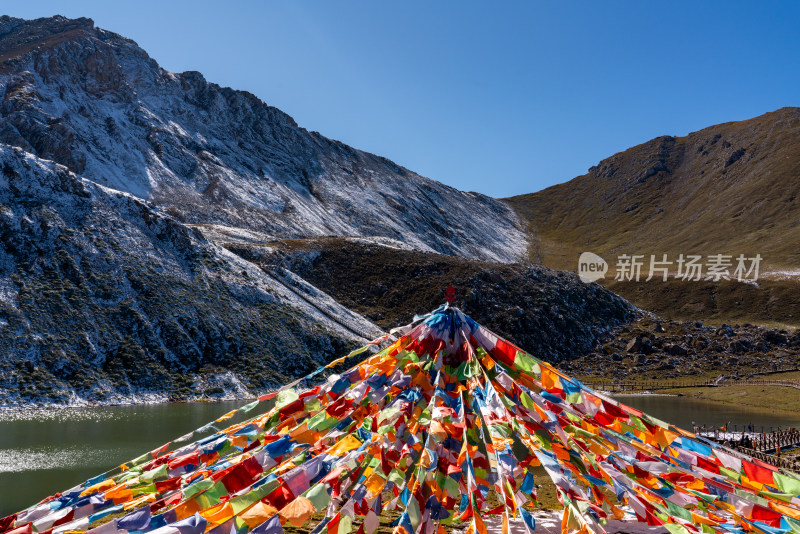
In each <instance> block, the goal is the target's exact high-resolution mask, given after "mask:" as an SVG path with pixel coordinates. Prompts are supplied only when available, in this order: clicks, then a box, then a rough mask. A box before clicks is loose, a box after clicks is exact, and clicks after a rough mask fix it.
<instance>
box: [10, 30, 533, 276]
mask: <svg viewBox="0 0 800 534" xmlns="http://www.w3.org/2000/svg"><path fill="white" fill-rule="evenodd" d="M0 88H2V89H3V90H0V143H5V144H8V145H11V146H16V147H19V148H21V149H23V150H25V151H26V152H29V153H31V154H33V155H35V156H37V157H39V158H42V159H46V160H51V161H55V162H56V163H60V164H62V165H65V166H66V167H68V168H69V169H70V170H71V171H73V172H75V173H76V174H79V175H81V176H82V177H84V178H87V179H89V180H92V181H94V182H97V183H99V184H101V185H103V186H106V187H111V188H113V189H117V190H120V191H123V192H126V193H129V194H133V195H135V196H137V197H140V198H142V199H146V200H149V201H150V202H152V203H153V205H155V206H157V207H158V208H160V209H162V210H164V211H166V212H168V213H170V214H172V215H173V216H174V217H176V218H177V219H178V220H180V221H182V222H185V223H189V224H193V225H199V226H201V227H202V228H210V227H215V228H217V229H218V228H226V230H225V233H226V235H229V236H233V235H237V236H241V235H244V234H242V232H239V231H232V230H231V229H232V228H233V229H239V230H244V231H245V233H247V235H248V236H250V237H248V238H247V239H251V240H252V239H255V240H258V241H269V240H273V239H281V238H298V237H299V238H304V237H320V236H358V237H380V238H390V239H394V240H399V241H402V242H404V243H406V244H408V245H411V246H413V247H415V248H417V249H419V250H423V251H435V252H440V253H445V254H457V255H462V256H472V257H477V258H480V259H484V260H492V261H512V260H515V259H518V258H520V257H521V256H522V255H523V253H524V249H525V246H526V244H525V243H526V241H525V234H524V232H523V231H522V229H521V227H520V225H519V220H518V218H517V216H516V214H515V213H514V212H513V210H511V209H510V208H509V207H508V206H506V205H505V204H504V203H502V202H500V201H497V200H495V199H491V198H488V197H480V196H476V195H470V194H468V193H464V192H462V191H458V190H456V189H454V188H451V187H448V186H445V185H444V184H441V183H439V182H436V181H434V180H430V179H428V178H425V177H422V176H419V175H417V174H415V173H413V172H411V171H408V170H406V169H403V168H402V167H401V166H399V165H396V164H395V163H393V162H391V161H389V160H387V159H385V158H381V157H379V156H375V155H373V154H369V153H366V152H363V151H361V150H357V149H355V148H352V147H349V146H347V145H345V144H344V143H340V142H337V141H334V140H331V139H328V138H326V137H323V136H321V135H319V134H315V133H312V132H309V131H308V130H306V129H304V128H301V127H299V126H298V125H297V124H296V123H295V121H294V120H293V119H292V118H291V117H289V116H288V115H287V114H285V113H283V112H282V111H280V110H278V109H276V108H274V107H271V106H268V105H267V104H265V103H264V102H263V101H262V100H260V99H259V98H257V97H256V96H254V95H253V94H251V93H248V92H246V91H238V90H234V89H229V88H226V87H221V86H219V85H217V84H214V83H211V82H209V81H207V80H206V79H205V78H204V77H203V75H202V74H201V73H199V72H195V71H188V72H184V73H180V74H176V73H172V72H168V71H166V70H164V69H162V68H161V67H160V66H159V65H158V64H157V63H156V61H154V60H153V59H152V58H150V56H148V54H147V53H146V52H145V51H144V50H142V49H141V48H140V47H139V46H138V45H137V44H136V43H135V42H133V41H131V40H129V39H127V38H125V37H122V36H119V35H117V34H114V33H112V32H107V31H105V30H103V29H100V28H96V27H95V26H94V23H93V21H92V20H91V19H88V18H80V19H67V18H65V17H62V16H56V17H50V18H43V19H36V20H30V21H26V20H22V19H16V18H11V17H3V18H2V19H0ZM214 232H215V235H219V233H218V231H217V230H214ZM248 232H249V233H248ZM230 239H233V238H232V237H230ZM236 239H240V237H237V238H236Z"/></svg>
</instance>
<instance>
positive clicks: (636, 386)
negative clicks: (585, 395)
mask: <svg viewBox="0 0 800 534" xmlns="http://www.w3.org/2000/svg"><path fill="white" fill-rule="evenodd" d="M586 385H587V386H589V387H591V388H594V389H599V390H602V391H608V392H610V393H624V392H626V391H652V390H657V389H679V388H703V387H725V386H781V387H790V388H796V389H800V380H767V379H762V378H750V379H741V380H730V379H729V380H719V379H716V380H697V381H691V382H680V383H676V382H667V381H664V382H661V381H658V380H643V381H641V382H610V381H609V382H605V381H600V382H596V381H592V382H587V383H586Z"/></svg>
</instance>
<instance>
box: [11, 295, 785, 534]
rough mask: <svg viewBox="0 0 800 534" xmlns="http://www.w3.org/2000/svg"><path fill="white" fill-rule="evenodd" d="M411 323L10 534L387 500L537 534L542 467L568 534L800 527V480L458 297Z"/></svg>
mask: <svg viewBox="0 0 800 534" xmlns="http://www.w3.org/2000/svg"><path fill="white" fill-rule="evenodd" d="M416 319H417V323H416V324H415V323H412V324H411V325H408V326H406V327H403V328H401V329H397V330H395V331H394V332H393V336H392V339H395V338H396V340H394V341H393V342H391V344H389V345H388V346H387V347H386V348H384V349H383V350H380V351H378V352H376V353H374V354H370V355H368V356H367V357H366V359H364V360H363V361H361V362H360V363H358V364H357V365H355V366H353V367H351V368H349V369H348V370H346V371H344V372H341V373H339V374H333V375H331V376H329V377H327V379H326V380H325V381H324V382H321V383H318V384H317V385H314V386H313V387H306V388H301V387H299V385H300V384H301V382H303V381H304V380H311V379H314V378H315V377H318V376H319V375H320V374H321V373H322V371H323V370H324V369H330V368H331V367H333V366H334V365H338V364H341V363H342V362H343V361H344V360H345V359H346V358H348V357H352V356H355V355H357V354H361V353H364V352H366V350H367V348H369V346H370V345H368V346H365V347H362V348H361V349H359V350H358V351H354V352H353V353H351V354H349V355H347V356H346V357H344V358H340V359H339V360H337V361H336V362H331V364H329V365H328V366H326V367H325V368H320V369H318V370H316V371H314V373H312V374H311V375H309V376H307V377H303V378H302V379H299V380H298V381H296V382H294V383H292V384H288V385H287V386H284V387H282V388H281V389H279V390H277V391H274V392H272V393H269V394H267V395H264V396H262V397H260V398H259V399H258V400H256V401H254V402H251V403H249V404H247V405H245V406H243V407H241V408H240V409H238V410H234V411H232V412H229V413H227V414H225V415H223V416H222V417H220V418H218V419H217V420H215V421H213V422H212V423H209V424H208V425H206V426H204V427H202V428H200V429H198V430H197V431H195V432H198V433H206V432H208V431H211V434H210V435H208V436H205V437H202V438H200V439H197V440H195V441H192V442H190V440H191V439H192V438H193V437H194V436H195V433H194V432H193V433H190V434H187V435H185V436H181V437H180V438H178V439H176V440H175V441H174V442H172V443H168V444H166V445H164V446H163V447H160V448H158V449H155V450H153V451H150V452H149V453H147V454H144V455H142V456H140V457H139V458H136V459H134V460H132V461H130V462H127V463H125V464H123V465H121V466H119V467H118V468H117V469H114V470H111V471H109V472H107V473H104V474H102V475H99V476H97V477H95V478H92V479H91V480H88V481H86V482H84V483H83V484H80V485H79V486H76V487H74V488H72V489H70V490H68V491H64V492H62V493H57V494H55V495H53V496H50V497H48V498H46V499H44V500H43V501H41V502H40V503H38V504H36V505H34V506H32V507H30V508H28V509H27V510H23V511H21V512H18V513H16V514H13V515H11V516H8V517H5V518H3V519H0V534H33V533H40V534H60V533H64V534H84V533H90V534H125V533H135V534H139V533H152V534H202V533H205V532H209V533H212V534H245V533H247V532H252V533H254V534H281V533H282V532H283V530H284V528H285V527H286V528H288V527H289V526H290V525H291V526H293V527H306V528H307V529H308V530H309V531H310V532H311V533H312V534H348V533H350V532H352V531H356V532H357V534H373V533H374V532H375V531H376V529H377V527H378V526H379V518H380V516H381V515H382V514H383V515H385V516H386V515H387V512H389V511H394V512H393V513H392V514H390V515H392V517H394V518H395V519H394V520H393V522H392V526H393V529H394V534H444V532H446V530H447V529H449V528H450V527H451V526H454V525H455V526H459V525H464V524H466V525H468V526H467V527H466V529H467V534H487V526H486V523H485V518H487V517H491V516H497V517H498V520H499V522H500V524H501V528H502V533H503V534H508V532H509V528H510V527H509V525H510V524H512V522H514V524H515V525H520V524H521V525H522V528H523V529H524V530H525V531H526V532H528V533H530V532H532V531H535V529H536V523H535V518H534V516H533V514H532V511H533V510H534V509H535V508H536V506H537V504H538V496H537V484H536V479H537V477H541V476H547V477H549V478H550V479H551V480H552V482H553V484H554V485H555V488H556V492H557V495H558V499H559V501H560V502H561V504H562V505H563V508H564V511H563V519H562V524H561V526H562V531H563V532H564V533H568V532H586V533H588V532H592V533H600V532H604V529H603V525H604V524H606V523H607V522H608V521H609V520H611V519H620V518H622V517H623V516H625V515H626V514H635V516H636V519H637V520H639V521H642V522H645V523H647V524H648V525H660V526H663V528H665V529H666V530H668V531H669V532H670V533H672V534H690V533H692V534H694V533H701V532H702V533H736V534H743V533H750V532H754V533H763V534H783V533H790V532H792V533H798V534H800V476H798V475H797V474H795V473H792V472H788V471H784V470H781V469H778V468H776V467H773V466H771V465H768V464H766V463H763V462H761V461H759V460H757V459H754V458H751V457H748V456H746V455H743V454H741V453H739V452H736V451H732V450H730V449H727V448H724V447H722V446H720V445H718V444H715V443H713V442H709V441H706V440H704V439H703V438H701V437H699V436H696V435H694V434H692V433H690V432H687V431H685V430H682V429H680V428H677V427H675V426H673V425H670V424H668V423H665V422H663V421H660V420H658V419H656V418H654V417H652V416H649V415H647V414H645V413H642V412H641V411H638V410H635V409H633V408H630V407H628V406H625V405H623V404H620V403H618V402H616V401H614V400H613V399H610V398H608V397H606V396H604V395H603V394H601V393H599V392H597V391H594V390H592V389H591V388H589V387H587V386H585V385H584V384H582V383H581V382H580V381H578V380H576V379H574V378H570V377H569V376H567V375H565V374H564V373H562V372H560V371H558V370H557V369H555V368H554V367H553V366H551V365H550V364H548V363H546V362H543V361H541V360H539V359H537V358H536V357H534V356H532V355H530V354H528V353H526V352H524V351H522V350H521V349H519V348H517V347H515V346H514V345H512V344H511V343H509V342H507V341H506V340H504V339H502V338H500V337H498V336H497V335H495V334H493V333H492V332H490V331H489V330H487V329H486V328H484V327H483V326H481V325H479V324H477V323H476V322H474V321H473V320H472V319H470V318H469V317H467V316H466V315H464V314H463V313H462V312H461V311H459V310H458V309H455V308H452V307H450V306H449V303H448V304H445V305H444V306H442V307H441V308H439V309H437V310H435V311H434V312H431V313H430V314H427V315H426V316H423V317H418V318H416ZM387 340H389V335H387V336H384V338H383V339H380V340H376V341H374V342H373V344H372V346H375V345H377V344H379V343H381V342H384V341H387ZM259 407H260V408H261V410H259V411H258V413H257V414H256V415H254V416H250V414H251V412H254V411H256V409H257V408H259ZM237 413H245V414H247V415H248V416H249V417H248V418H246V420H244V421H242V422H240V423H236V424H232V425H230V426H228V427H227V428H224V429H218V428H217V427H218V426H222V425H221V423H223V422H225V421H228V420H229V419H231V418H233V416H234V415H236V414H237ZM623 505H624V507H623Z"/></svg>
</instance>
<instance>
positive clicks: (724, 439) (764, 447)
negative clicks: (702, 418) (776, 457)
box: [693, 425, 800, 454]
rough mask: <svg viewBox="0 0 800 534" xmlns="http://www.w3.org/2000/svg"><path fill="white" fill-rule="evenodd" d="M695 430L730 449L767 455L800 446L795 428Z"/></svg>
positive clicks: (749, 426)
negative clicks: (744, 449) (746, 450)
mask: <svg viewBox="0 0 800 534" xmlns="http://www.w3.org/2000/svg"><path fill="white" fill-rule="evenodd" d="M693 430H694V433H695V434H697V435H699V436H703V437H704V438H708V439H711V440H714V441H716V442H718V443H723V444H725V445H728V446H730V447H734V448H746V449H748V450H754V451H758V452H762V453H766V454H775V453H777V452H779V451H780V450H784V451H785V450H787V449H793V448H796V447H798V446H800V431H798V430H795V429H794V428H789V429H780V428H779V429H778V430H773V428H772V427H770V428H769V430H768V431H767V430H765V429H764V427H763V426H762V427H761V429H760V432H759V428H758V426H755V427H754V426H753V425H742V429H741V431H740V430H739V425H730V426H729V427H728V428H726V429H725V430H722V429H721V428H716V427H713V426H712V427H706V426H705V425H702V426H698V425H695V426H694V428H693Z"/></svg>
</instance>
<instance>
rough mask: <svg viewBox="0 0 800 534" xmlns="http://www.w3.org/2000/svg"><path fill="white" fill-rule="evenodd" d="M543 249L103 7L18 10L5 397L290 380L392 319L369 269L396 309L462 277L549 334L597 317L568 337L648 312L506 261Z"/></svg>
mask: <svg viewBox="0 0 800 534" xmlns="http://www.w3.org/2000/svg"><path fill="white" fill-rule="evenodd" d="M319 243H326V245H325V247H324V248H323V249H320V248H319V246H318V244H319ZM526 247H527V242H526V238H525V235H524V232H523V231H522V228H521V226H520V223H519V222H518V219H517V217H516V215H515V214H514V212H513V211H512V210H511V209H510V208H509V207H508V206H507V205H506V204H505V203H502V202H499V201H497V200H495V199H491V198H488V197H485V196H482V195H478V194H474V193H464V192H461V191H458V190H456V189H453V188H451V187H447V186H445V185H443V184H440V183H438V182H436V181H433V180H430V179H427V178H424V177H421V176H419V175H417V174H415V173H413V172H411V171H409V170H407V169H404V168H402V167H400V166H398V165H395V164H394V163H392V162H391V161H389V160H386V159H385V158H381V157H378V156H375V155H372V154H368V153H365V152H362V151H359V150H356V149H354V148H351V147H349V146H347V145H344V144H342V143H339V142H337V141H333V140H330V139H327V138H325V137H323V136H321V135H319V134H317V133H314V132H308V131H306V130H305V129H303V128H300V127H299V126H297V124H295V122H294V121H293V120H292V119H291V117H289V116H288V115H286V114H285V113H283V112H281V111H279V110H277V109H275V108H273V107H270V106H267V105H266V104H264V103H263V102H261V101H260V100H258V99H257V98H256V97H254V96H253V95H251V94H249V93H246V92H241V91H234V90H233V89H228V88H223V87H219V86H217V85H214V84H212V83H209V82H206V81H205V80H204V79H203V77H202V76H201V75H200V74H199V73H196V72H186V73H181V74H175V73H170V72H167V71H165V70H163V69H161V68H160V67H159V66H158V65H157V64H156V62H155V61H153V60H152V59H150V58H149V57H148V55H147V54H146V53H145V52H144V51H143V50H142V49H141V48H139V47H138V46H137V45H136V44H135V43H134V42H132V41H130V40H129V39H125V38H124V37H121V36H119V35H116V34H114V33H110V32H107V31H104V30H101V29H98V28H95V27H94V25H93V23H92V21H91V20H89V19H76V20H69V19H65V18H63V17H52V18H46V19H38V20H33V21H25V20H21V19H14V18H10V17H0V347H2V349H0V407H2V406H8V405H17V404H26V403H31V402H46V403H50V402H56V403H59V402H61V403H63V402H73V403H79V402H84V401H97V402H117V401H125V400H129V401H141V400H147V399H153V400H166V399H186V398H192V397H195V396H220V395H223V394H227V395H238V396H243V395H246V394H248V393H256V392H258V391H260V390H263V389H265V388H269V387H271V386H274V385H276V384H277V383H285V382H287V381H289V379H290V377H298V376H302V375H304V374H306V373H307V372H309V371H311V370H313V369H315V368H317V367H318V366H319V365H320V364H321V363H322V362H324V361H327V360H329V359H330V358H331V357H332V356H333V355H341V354H342V353H344V352H345V351H347V350H348V348H350V347H353V346H355V345H356V343H363V342H364V341H365V340H366V339H372V338H374V337H377V336H379V335H381V334H382V333H383V332H384V331H383V330H381V328H379V327H378V326H376V324H374V323H373V322H372V320H370V319H367V318H365V317H364V316H362V315H360V314H359V313H357V312H356V311H353V309H350V308H349V306H352V303H351V302H350V301H349V300H348V298H345V297H347V296H348V295H349V294H350V292H351V291H350V290H351V289H352V290H354V283H353V276H354V273H360V274H361V280H360V284H359V287H360V291H361V292H362V293H363V294H368V295H369V296H370V298H375V299H382V298H384V300H382V302H384V303H391V304H392V305H394V306H398V309H401V310H402V313H399V314H398V318H399V319H398V320H399V321H400V322H405V320H408V319H410V317H411V316H412V315H413V313H415V312H425V311H429V310H427V309H425V308H426V307H427V306H429V305H430V302H431V301H433V302H439V301H440V298H439V296H438V293H439V292H440V291H441V290H442V286H443V285H446V284H445V282H446V281H447V280H451V279H452V280H456V283H458V282H457V280H459V279H460V280H462V282H461V285H463V286H467V285H469V284H471V283H473V282H474V283H479V284H480V283H482V282H483V281H484V279H485V278H486V277H488V279H490V281H491V284H490V287H488V288H480V289H479V288H471V289H470V292H469V293H468V294H467V295H466V297H467V298H471V299H472V300H473V301H474V302H475V303H487V304H486V306H487V310H489V311H488V312H487V313H491V314H492V315H493V316H498V317H500V316H502V317H506V318H507V319H508V320H507V321H506V323H508V324H509V325H512V327H513V328H516V327H515V326H514V325H517V326H518V327H519V328H518V329H519V330H520V331H521V330H522V329H528V330H529V329H531V328H534V329H539V330H542V331H548V330H550V329H551V326H550V325H560V324H562V323H564V321H568V320H567V319H564V314H563V313H562V312H561V311H560V310H562V309H564V308H562V305H563V306H565V307H569V309H570V310H571V313H572V311H574V317H576V318H579V320H576V321H573V322H574V323H575V325H576V326H575V328H572V329H566V330H565V332H566V334H564V336H565V339H564V340H559V341H558V343H555V344H553V343H551V344H552V345H554V346H555V345H558V346H559V347H562V348H563V350H564V351H569V350H572V349H574V348H576V347H585V346H594V344H595V343H596V341H597V336H598V335H599V334H598V333H601V332H603V331H605V330H606V329H607V328H608V327H609V326H610V325H614V324H617V323H619V322H620V321H624V320H626V318H627V317H629V316H630V315H631V313H632V308H630V307H629V305H628V304H627V303H624V301H620V302H617V300H618V299H617V300H615V299H616V297H613V296H612V295H610V294H605V293H604V294H603V295H600V296H599V297H598V295H597V292H598V291H601V292H602V291H605V290H600V289H595V290H590V288H588V286H586V285H584V284H580V283H579V282H577V281H576V280H571V281H570V280H567V278H569V276H568V275H554V274H553V273H544V271H542V270H537V269H529V268H527V267H525V266H521V267H520V266H517V267H513V268H512V267H510V266H508V265H506V264H505V263H498V262H512V261H514V260H516V259H518V258H520V257H522V256H523V254H524V253H525V250H526ZM332 249H333V250H336V251H338V255H334V256H333V257H334V260H331V259H330V258H331V256H329V255H326V254H323V252H322V251H327V252H330V251H331V250H332ZM287 251H290V252H291V253H289V252H287ZM387 251H388V252H387ZM392 251H394V252H392ZM398 251H400V252H402V254H401V253H400V252H398ZM431 252H436V253H438V254H431ZM321 254H322V256H320V255H321ZM398 254H399V255H398ZM342 255H345V256H347V257H348V260H353V259H355V258H353V256H359V257H360V258H361V259H364V260H366V261H365V262H362V263H353V264H351V263H348V262H343V261H338V260H335V258H340V257H341V256H342ZM289 257H290V258H291V262H289V261H288V260H287V259H286V258H289ZM432 257H433V258H434V259H431V258H432ZM464 257H470V258H472V259H471V260H466V259H465V258H464ZM435 258H447V261H439V260H438V259H435ZM293 265H295V266H305V267H304V268H305V271H303V270H301V269H299V267H298V268H294V267H292V266H293ZM309 265H313V269H311V270H309V267H308V266H309ZM507 267H508V269H506V268H507ZM501 268H502V269H501ZM503 269H504V270H503ZM369 270H374V271H375V273H377V272H387V273H389V272H391V273H394V274H398V273H397V271H399V270H402V271H403V273H402V274H403V276H405V278H403V277H400V278H397V279H395V280H396V282H394V283H396V284H398V285H403V286H407V287H404V288H401V289H405V290H406V291H408V290H410V289H409V288H411V287H412V285H411V284H409V280H413V281H414V284H416V285H414V286H413V287H419V288H421V289H419V291H417V293H427V292H430V295H427V297H429V298H424V299H422V300H413V301H412V300H409V299H410V298H411V297H410V296H409V295H408V293H407V292H406V293H404V292H403V291H396V288H391V287H387V286H386V285H385V284H383V283H380V282H378V283H373V281H374V277H375V273H372V276H369V275H370V273H368V272H367V271H369ZM298 273H302V275H299V274H298ZM309 273H310V274H309ZM464 273H468V274H469V277H467V278H464V276H465V275H464ZM504 273H505V274H504ZM508 273H512V275H513V276H512V275H508ZM312 274H313V275H316V276H317V277H316V278H314V277H313V276H311V275H312ZM507 276H511V279H510V281H507V280H506V279H505V278H506V277H507ZM459 277H460V278H459ZM565 277H566V278H565ZM572 278H574V277H572ZM556 279H558V280H561V281H558V280H556ZM308 280H316V281H317V283H321V282H319V281H320V280H322V281H325V284H326V285H320V286H315V284H312V283H309V281H308ZM464 280H467V281H464ZM469 280H471V281H472V282H469ZM545 286H546V287H545ZM319 287H325V290H324V291H323V290H321V289H319ZM518 288H525V289H524V291H526V292H527V293H529V294H528V295H522V296H521V295H516V294H515V293H516V291H517V289H518ZM536 288H543V290H542V291H539V290H538V289H536ZM593 291H594V292H593ZM606 293H607V292H606ZM331 295H335V298H333V297H332V296H331ZM542 295H548V297H547V298H544V297H542ZM529 297H530V298H529ZM551 297H552V298H551ZM386 299H388V300H386ZM430 299H432V300H430ZM351 300H352V299H351ZM399 301H403V302H402V303H403V304H405V307H401V306H400V304H401V302H399ZM405 301H407V302H405ZM526 303H528V304H530V306H532V308H531V313H532V314H534V315H535V316H536V317H539V316H542V317H543V319H542V322H538V323H537V322H533V323H532V322H530V321H528V320H527V319H524V317H523V316H524V315H525V313H526V312H525V311H524V310H523V309H522V308H521V307H520V306H521V305H525V306H527V305H528V304H526ZM476 305H477V304H476ZM359 310H360V313H371V312H369V311H367V309H363V310H362V309H360V308H359ZM509 310H511V311H510V312H509ZM598 310H601V311H598ZM373 311H374V310H373ZM506 312H509V313H506ZM372 315H374V314H371V316H372ZM405 316H408V317H405ZM572 316H573V315H570V317H572ZM587 317H589V318H591V321H590V322H591V323H592V324H591V325H589V324H587V325H583V324H582V322H583V321H584V319H585V318H587ZM373 319H374V320H375V321H379V318H378V316H377V315H375V316H374V317H373ZM587 321H589V320H588V319H587ZM380 322H381V326H383V327H386V328H388V327H390V326H394V324H393V323H395V320H394V319H392V320H391V321H388V320H386V319H384V320H382V321H380ZM564 324H566V323H564ZM544 337H548V336H544ZM540 338H541V336H540ZM540 338H535V339H540ZM526 339H527V338H526ZM542 339H544V338H542ZM548 339H550V340H551V341H552V340H553V339H555V338H553V336H549V337H548ZM562 341H563V342H562ZM537 343H538V341H537ZM540 344H542V345H543V346H544V344H546V343H545V342H544V341H542V343H540ZM530 349H531V350H535V349H536V347H530ZM560 354H561V353H559V355H560ZM567 356H568V354H566V353H565V354H564V357H567ZM559 357H560V356H559Z"/></svg>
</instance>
